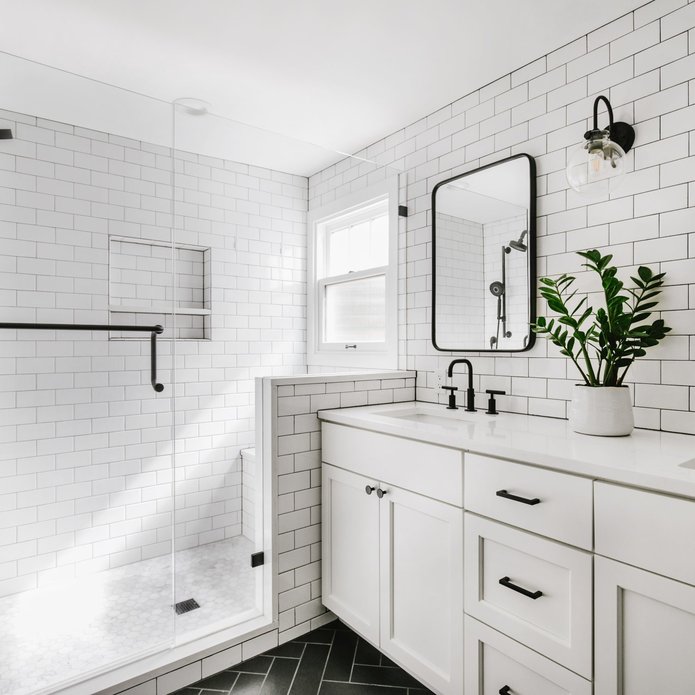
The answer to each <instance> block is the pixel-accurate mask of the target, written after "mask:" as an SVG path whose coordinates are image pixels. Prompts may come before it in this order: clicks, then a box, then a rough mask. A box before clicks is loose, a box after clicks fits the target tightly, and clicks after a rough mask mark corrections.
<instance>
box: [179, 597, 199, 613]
mask: <svg viewBox="0 0 695 695" xmlns="http://www.w3.org/2000/svg"><path fill="white" fill-rule="evenodd" d="M196 608H200V605H199V604H198V602H197V601H196V600H195V599H194V598H187V599H186V600H185V601H179V602H178V603H176V604H174V610H175V611H176V615H181V614H183V613H188V612H189V611H194V610H195V609H196Z"/></svg>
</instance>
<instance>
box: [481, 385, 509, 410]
mask: <svg viewBox="0 0 695 695" xmlns="http://www.w3.org/2000/svg"><path fill="white" fill-rule="evenodd" d="M485 393H487V394H489V396H490V398H489V399H488V402H487V410H486V411H485V412H486V413H487V414H488V415H497V403H496V402H495V396H506V395H507V392H506V391H500V390H498V389H486V390H485Z"/></svg>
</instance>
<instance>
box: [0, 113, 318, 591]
mask: <svg viewBox="0 0 695 695" xmlns="http://www.w3.org/2000/svg"><path fill="white" fill-rule="evenodd" d="M0 127H11V128H12V129H13V130H14V134H15V139H14V140H3V141H0V321H21V322H60V323H98V324H106V323H109V308H108V307H109V276H108V267H109V266H108V262H109V237H110V236H116V237H118V238H120V239H123V238H126V239H127V238H133V239H138V240H143V239H149V240H154V241H156V242H159V243H169V244H170V243H171V229H172V226H173V225H174V217H173V216H172V195H173V198H174V202H175V213H176V219H175V227H176V239H175V242H176V244H177V245H183V246H186V245H190V246H194V247H198V248H205V249H207V248H209V249H210V254H209V265H210V270H209V278H210V279H209V284H210V287H207V286H205V285H204V282H203V283H202V284H201V280H202V278H201V275H200V271H201V267H200V266H201V264H203V265H204V263H203V261H202V260H201V257H200V255H201V253H202V252H200V251H180V252H179V256H180V260H182V261H186V263H185V264H184V265H180V267H179V270H180V271H183V272H182V274H181V275H180V277H179V280H180V282H181V284H182V286H185V290H186V291H185V292H179V294H178V297H177V298H178V299H179V300H180V302H181V303H182V304H186V305H188V306H193V307H194V308H197V307H200V304H201V301H202V302H203V304H205V303H207V302H208V301H209V305H210V308H211V311H212V318H211V330H210V332H211V335H210V336H209V337H210V338H211V340H208V341H198V340H188V341H181V342H179V343H178V344H177V346H176V365H177V370H176V385H175V392H176V395H177V403H176V422H175V423H174V422H173V421H172V408H171V401H170V398H169V396H170V395H171V394H172V393H173V392H174V386H173V385H172V384H173V382H172V378H171V377H172V375H171V372H170V369H171V362H172V360H171V347H172V345H171V343H170V342H168V341H167V340H166V339H165V338H166V337H167V335H170V334H171V332H170V331H167V332H165V335H164V336H163V339H160V341H159V365H158V367H159V375H158V376H159V381H161V382H162V383H163V384H164V385H165V391H164V392H163V393H162V394H160V395H156V394H155V393H154V391H153V390H152V387H151V386H150V383H149V341H148V339H144V340H142V339H135V340H111V341H109V340H108V336H107V334H106V333H94V334H91V335H90V334H89V333H84V332H80V333H75V332H70V333H68V332H59V333H56V334H54V333H52V332H43V331H41V332H39V331H23V332H17V331H11V330H4V331H3V332H2V335H0V442H1V443H2V446H1V447H0V476H1V478H0V480H1V484H0V546H1V548H0V555H1V557H2V562H0V596H2V595H7V594H11V593H14V592H17V591H22V590H25V589H31V588H34V587H37V586H45V585H49V584H51V583H53V582H54V581H56V580H60V579H68V578H70V577H73V576H75V575H80V574H83V573H89V572H95V571H100V570H103V569H108V568H111V567H116V566H119V565H122V564H127V563H131V562H136V561H138V560H140V559H147V558H150V557H154V556H156V555H160V554H162V553H166V552H168V551H169V550H170V548H171V540H172V538H171V532H172V526H171V514H172V512H173V510H174V505H175V526H174V534H175V538H176V547H177V548H189V547H193V546H196V545H198V544H203V543H209V542H212V541H216V540H220V539H224V538H227V537H230V536H233V535H237V534H239V533H241V526H242V518H241V515H242V511H241V508H242V502H241V482H242V472H241V462H240V457H239V451H240V449H241V448H243V447H244V446H248V445H251V444H253V442H254V407H253V402H254V381H253V380H254V377H255V376H258V375H267V374H271V375H279V376H280V375H290V374H296V373H303V372H305V371H306V366H305V365H306V359H305V321H306V319H305V313H306V280H305V273H306V263H305V257H306V207H307V179H306V178H304V177H299V176H294V175H290V174H285V173H281V172H277V171H270V170H268V169H262V168H259V167H253V166H248V165H246V164H239V163H236V162H230V161H223V160H220V159H213V158H210V157H204V156H198V155H194V154H189V153H185V152H176V153H175V156H174V157H172V152H171V151H170V150H168V149H166V148H162V147H159V146H154V145H150V144H147V143H145V142H136V141H133V140H127V139H124V138H121V137H118V136H116V135H109V134H106V133H101V132H96V131H91V130H85V129H84V128H80V127H77V126H71V125H66V124H63V123H54V122H49V121H46V120H43V119H41V118H36V117H33V116H27V115H22V114H16V113H10V112H6V111H0ZM173 170H175V176H174V178H173V181H174V188H172V173H173ZM117 246H118V247H120V251H121V252H122V254H121V261H122V264H123V263H128V262H129V259H130V260H132V254H131V253H130V251H132V249H133V248H135V247H136V245H135V244H123V243H119V244H118V245H117ZM125 247H128V248H125ZM137 248H138V249H147V248H148V247H146V246H138V247H137ZM112 250H114V249H112ZM115 250H118V249H115ZM167 254H168V255H169V257H170V255H171V254H170V250H167ZM184 256H186V258H184ZM149 260H150V261H157V262H160V261H162V259H161V258H156V259H153V258H149ZM160 266H162V263H158V264H155V265H153V266H147V268H145V267H142V268H140V270H142V271H143V272H147V274H148V276H149V279H148V280H147V281H145V280H144V279H143V278H142V277H140V276H138V277H132V278H129V277H127V276H126V275H124V274H123V273H120V274H117V277H116V278H115V280H116V282H115V283H114V284H115V288H114V289H116V290H117V292H116V297H112V298H111V299H112V300H113V299H115V298H118V299H119V300H120V301H122V302H123V303H128V302H129V301H130V299H133V300H136V299H145V300H150V299H151V300H153V301H160V300H166V299H168V300H171V295H170V294H169V295H167V290H166V285H167V280H166V278H165V277H163V276H162V275H159V274H158V273H159V270H160ZM163 267H164V269H165V270H166V264H164V265H163ZM202 270H203V273H204V274H208V273H207V270H206V269H202ZM143 284H146V285H147V287H143V286H142V285H143ZM143 293H145V294H143ZM208 293H209V297H208V296H207V295H208ZM165 318H166V317H163V316H156V315H149V314H119V315H114V316H112V320H113V321H114V322H120V323H128V322H136V321H137V322H138V323H142V322H144V323H148V324H150V323H157V322H164V319H165ZM177 318H178V320H177V324H178V326H179V327H181V326H182V325H184V322H185V318H186V317H183V316H179V317H177ZM195 319H196V320H197V321H200V317H195ZM201 325H202V324H201ZM192 327H195V326H192ZM115 335H117V334H115V333H114V336H115ZM128 337H129V338H133V334H129V335H128ZM206 337H208V336H206ZM174 425H175V427H176V432H175V435H176V446H177V449H176V451H177V455H176V475H175V481H172V469H171V463H172V460H171V453H172V439H171V438H172V427H173V426H174ZM172 482H174V483H175V497H174V498H172Z"/></svg>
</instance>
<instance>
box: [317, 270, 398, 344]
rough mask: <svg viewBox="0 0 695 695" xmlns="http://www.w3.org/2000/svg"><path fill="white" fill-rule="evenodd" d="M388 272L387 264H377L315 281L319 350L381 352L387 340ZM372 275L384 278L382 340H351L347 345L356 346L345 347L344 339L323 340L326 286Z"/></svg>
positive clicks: (371, 276) (354, 280)
mask: <svg viewBox="0 0 695 695" xmlns="http://www.w3.org/2000/svg"><path fill="white" fill-rule="evenodd" d="M388 273H389V267H388V266H387V265H383V266H377V267H375V268H368V269H366V270H360V271H357V272H353V273H345V274H343V275H334V276H332V277H327V278H322V279H320V280H318V281H317V283H316V286H317V293H316V297H317V300H318V301H317V302H316V303H317V309H318V331H319V335H318V341H317V342H318V347H319V349H320V350H329V351H337V350H342V351H346V350H350V351H351V352H364V351H369V352H383V351H384V350H386V347H387V340H388V325H387V324H388ZM373 277H383V278H384V285H385V291H384V303H385V305H386V315H385V316H384V340H380V341H361V342H358V341H356V340H352V341H350V342H349V343H348V345H355V346H356V347H354V348H353V347H350V348H347V347H346V343H345V341H339V342H328V341H326V340H325V328H326V288H328V287H329V286H331V285H340V284H344V283H349V282H356V281H358V280H365V279H367V278H373Z"/></svg>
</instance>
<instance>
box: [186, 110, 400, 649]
mask: <svg viewBox="0 0 695 695" xmlns="http://www.w3.org/2000/svg"><path fill="white" fill-rule="evenodd" d="M173 122H174V143H175V145H174V150H175V151H174V213H175V219H174V235H175V242H174V245H175V246H176V248H177V249H178V248H181V249H187V250H188V252H189V253H197V254H203V255H204V257H205V258H206V259H208V262H207V263H203V264H202V266H199V267H198V274H197V276H196V277H195V278H193V277H190V276H189V275H188V273H189V272H190V270H191V268H190V266H189V265H188V262H187V261H184V260H183V259H182V261H181V262H179V263H177V269H176V277H177V279H178V280H179V282H180V283H183V282H185V283H187V286H194V287H196V288H198V289H199V288H201V287H202V297H203V302H202V305H196V306H197V308H196V313H195V314H193V315H194V316H196V317H200V316H202V319H200V318H198V324H197V328H196V331H197V332H196V333H192V332H191V333H189V334H188V335H186V336H185V337H184V336H181V339H180V340H177V342H176V357H175V364H176V378H177V384H176V395H177V398H176V417H175V422H176V427H175V440H176V453H175V463H174V467H175V490H174V503H175V526H174V536H175V560H174V562H175V596H176V601H177V602H182V603H184V604H185V606H184V607H185V608H186V609H187V610H186V612H185V613H182V614H181V615H179V616H178V617H177V621H176V635H177V641H179V642H182V641H187V640H190V639H193V638H195V637H196V636H199V635H202V634H207V633H210V632H212V631H215V630H224V629H228V628H234V627H235V626H236V628H238V629H239V630H240V631H243V629H244V628H245V627H246V629H248V628H250V627H255V626H256V625H257V624H258V621H259V619H266V621H269V620H270V619H271V618H273V617H275V618H277V616H273V608H274V603H275V601H274V596H273V593H272V588H273V584H272V577H273V570H274V569H275V568H273V562H274V558H275V556H276V554H278V557H280V560H279V566H278V568H277V570H278V572H279V573H281V577H282V579H281V580H280V581H281V582H282V585H283V586H286V583H287V581H288V574H292V573H293V571H294V570H293V568H294V565H293V564H292V563H293V562H295V560H296V559H297V558H300V559H301V562H299V564H300V565H301V567H299V569H297V576H298V577H299V578H301V582H306V583H307V596H306V598H305V600H306V602H307V605H304V606H302V607H300V608H298V609H297V613H296V616H293V617H292V619H293V620H295V619H296V620H297V622H302V621H306V620H310V619H311V617H313V615H315V614H316V613H317V612H318V611H320V610H321V605H320V600H319V599H318V598H316V595H317V594H316V592H317V591H318V587H316V586H315V587H313V589H312V588H311V587H310V583H311V578H312V572H315V571H316V565H317V564H318V561H319V556H318V553H319V543H320V538H319V536H318V533H317V531H318V529H319V527H318V525H317V524H318V514H319V507H318V502H317V499H318V497H317V494H318V492H319V490H318V485H319V480H318V476H317V471H316V468H317V467H318V465H319V456H318V451H317V450H316V446H318V445H317V441H318V439H317V437H316V436H315V434H316V432H317V431H318V422H317V421H316V422H313V423H312V422H310V420H311V417H306V416H305V417H303V418H302V417H298V418H297V421H296V423H294V422H293V423H292V427H293V428H296V429H293V431H296V432H299V433H300V436H299V437H298V438H297V441H299V440H303V439H306V440H311V442H312V446H313V447H314V448H313V449H312V448H311V447H309V448H307V450H303V449H297V450H295V449H294V448H292V445H291V444H290V441H289V439H290V438H288V444H287V446H288V448H287V450H283V451H278V452H275V454H274V455H273V456H272V471H273V472H272V475H276V474H277V473H294V474H296V476H295V478H296V480H297V486H298V487H297V489H296V490H295V489H285V488H284V487H282V488H280V487H275V486H276V484H277V481H275V480H273V481H271V480H269V478H270V476H271V473H270V472H268V469H267V468H266V466H265V462H264V461H262V460H261V455H260V451H259V453H258V456H256V447H259V445H260V442H258V441H257V439H256V427H255V417H256V406H257V404H256V403H255V384H254V381H255V379H256V378H257V377H265V376H276V377H282V376H294V375H297V374H306V373H307V363H306V321H307V318H306V301H307V299H306V297H307V285H306V282H307V280H306V272H307V210H308V207H309V204H310V188H311V183H310V182H311V177H312V175H313V174H314V173H316V172H317V171H320V170H324V169H326V168H327V167H337V171H335V172H334V173H332V174H330V175H329V176H327V177H326V182H327V183H326V184H324V185H321V183H320V182H319V180H318V179H316V182H315V186H314V190H315V194H316V195H317V196H319V197H320V196H321V195H322V194H323V193H324V189H326V190H332V185H333V184H334V183H335V181H336V180H340V181H341V182H343V183H344V188H345V189H347V190H343V191H342V192H347V193H349V192H350V191H349V189H350V186H351V181H355V182H356V185H368V184H371V183H375V182H377V181H380V180H382V179H383V178H385V177H387V176H393V175H396V174H397V173H398V172H397V169H395V168H390V167H388V166H384V165H382V164H379V163H375V162H371V161H368V160H367V159H366V158H365V157H360V158H356V159H351V158H346V156H345V155H344V154H341V153H338V152H335V151H332V150H330V149H327V148H323V147H320V146H317V145H314V144H311V143H307V142H302V141H300V140H297V139H294V138H290V137H287V136H284V135H280V134H278V133H275V132H270V131H267V130H262V129H259V128H254V127H251V126H248V125H246V124H243V123H239V122H236V121H233V120H230V119H227V118H223V117H220V116H218V115H215V114H214V107H213V106H208V105H207V104H205V103H204V102H200V101H197V100H194V99H182V100H178V101H177V102H176V103H174V105H173ZM343 177H344V178H343ZM357 232H359V230H357ZM368 236H369V241H370V243H372V242H373V243H374V244H375V245H376V247H378V245H379V242H383V236H384V233H383V230H381V228H380V227H379V222H378V220H377V221H376V222H375V223H374V229H373V230H371V231H370V234H369V235H368ZM201 269H202V277H201V276H200V271H201ZM182 286H183V285H182V284H180V285H179V287H178V288H177V291H181V289H182ZM191 315H192V314H191V313H190V312H189V309H187V308H185V307H181V308H180V309H178V310H177V311H176V313H175V315H174V317H173V318H174V320H175V322H176V324H177V330H178V326H179V325H181V324H182V323H185V326H186V327H187V328H188V327H189V326H190V321H191ZM289 419H290V420H294V418H289ZM285 420H288V418H285ZM286 424H287V423H286ZM302 428H304V429H302ZM312 433H313V434H314V436H312ZM287 480H288V478H287V477H284V478H283V486H284V485H285V482H286V481H287ZM271 483H272V484H271ZM271 489H276V497H275V499H271V496H270V491H271ZM274 517H275V518H277V532H278V536H277V547H276V548H273V546H272V543H273V537H272V529H273V523H272V520H273V518H274ZM260 553H263V558H262V559H261V558H260V557H259V555H258V554H260ZM293 553H294V555H293ZM283 554H284V557H283ZM252 559H253V561H252ZM261 563H262V564H261ZM295 564H296V562H295ZM282 573H284V575H283V574H282ZM279 590H280V591H281V592H282V591H285V590H286V589H282V588H280V589H279ZM286 602H287V597H285V596H283V595H282V593H280V599H279V605H280V610H281V611H283V612H285V613H284V615H283V613H282V612H281V614H280V622H281V624H284V620H285V619H286V618H287V612H286V611H287V610H288V609H287V607H286ZM312 611H313V613H312ZM289 612H292V609H289Z"/></svg>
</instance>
